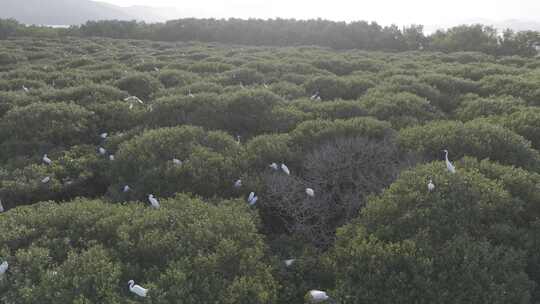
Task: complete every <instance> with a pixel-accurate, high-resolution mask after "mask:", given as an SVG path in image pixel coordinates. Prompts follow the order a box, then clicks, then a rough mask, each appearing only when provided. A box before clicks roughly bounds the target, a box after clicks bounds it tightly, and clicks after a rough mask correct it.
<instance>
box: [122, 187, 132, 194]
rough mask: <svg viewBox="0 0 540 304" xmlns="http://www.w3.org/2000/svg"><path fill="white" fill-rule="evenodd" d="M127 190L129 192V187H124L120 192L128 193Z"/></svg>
mask: <svg viewBox="0 0 540 304" xmlns="http://www.w3.org/2000/svg"><path fill="white" fill-rule="evenodd" d="M129 190H131V188H130V187H129V185H125V186H124V188H123V189H122V192H124V193H126V192H129Z"/></svg>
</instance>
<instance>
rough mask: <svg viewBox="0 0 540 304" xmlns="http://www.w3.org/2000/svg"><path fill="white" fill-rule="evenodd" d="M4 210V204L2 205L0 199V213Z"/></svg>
mask: <svg viewBox="0 0 540 304" xmlns="http://www.w3.org/2000/svg"><path fill="white" fill-rule="evenodd" d="M2 212H4V205H2V200H0V213H2Z"/></svg>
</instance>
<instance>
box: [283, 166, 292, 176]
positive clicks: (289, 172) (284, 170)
mask: <svg viewBox="0 0 540 304" xmlns="http://www.w3.org/2000/svg"><path fill="white" fill-rule="evenodd" d="M281 170H282V171H283V172H285V174H287V175H291V171H289V167H287V165H285V164H281Z"/></svg>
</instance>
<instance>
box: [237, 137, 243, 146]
mask: <svg viewBox="0 0 540 304" xmlns="http://www.w3.org/2000/svg"><path fill="white" fill-rule="evenodd" d="M240 138H241V137H240V135H236V144H237V145H239V144H241V143H242V142H241V141H240Z"/></svg>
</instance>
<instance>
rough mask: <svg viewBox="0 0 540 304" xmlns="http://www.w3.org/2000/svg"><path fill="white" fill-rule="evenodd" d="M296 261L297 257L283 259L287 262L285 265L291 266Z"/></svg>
mask: <svg viewBox="0 0 540 304" xmlns="http://www.w3.org/2000/svg"><path fill="white" fill-rule="evenodd" d="M295 261H296V259H288V260H285V261H283V263H285V266H287V267H290V266H291V265H292V264H293V263H294V262H295Z"/></svg>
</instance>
